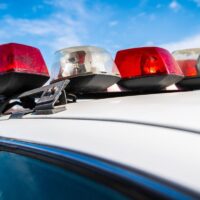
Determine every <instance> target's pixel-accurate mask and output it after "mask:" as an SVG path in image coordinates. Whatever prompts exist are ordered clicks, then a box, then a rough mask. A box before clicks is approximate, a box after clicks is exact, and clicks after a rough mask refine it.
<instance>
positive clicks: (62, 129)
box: [0, 91, 200, 191]
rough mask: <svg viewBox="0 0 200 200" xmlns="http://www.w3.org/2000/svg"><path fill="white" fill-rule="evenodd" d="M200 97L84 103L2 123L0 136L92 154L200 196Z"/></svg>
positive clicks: (199, 94) (142, 97) (161, 96)
mask: <svg viewBox="0 0 200 200" xmlns="http://www.w3.org/2000/svg"><path fill="white" fill-rule="evenodd" d="M199 97H200V92H199V91H192V92H177V93H166V94H153V95H140V96H131V97H117V98H110V99H103V100H88V101H81V102H78V103H72V104H67V110H66V111H64V112H60V113H57V114H53V115H43V116H41V115H27V116H25V117H24V118H23V119H10V120H6V118H2V119H1V120H0V136H1V137H7V138H13V139H18V140H23V141H30V142H35V143H42V144H48V145H53V146H58V147H63V148H68V149H72V150H76V151H80V152H84V153H88V154H91V155H94V156H98V157H101V158H104V159H108V160H112V161H115V162H118V163H122V164H124V165H127V166H129V167H134V168H138V169H140V170H143V171H145V172H148V173H150V174H154V175H157V176H160V177H162V178H164V179H167V180H170V181H173V182H175V183H178V184H180V185H183V186H186V187H188V188H190V189H193V190H196V191H200V173H199V169H200V159H199V158H200V135H199V134H198V132H199V130H200V124H199V123H198V117H197V116H198V113H200V112H199V111H200V107H199V102H198V101H199V100H198V98H199ZM131 122H133V123H131ZM151 124H152V125H153V126H151ZM157 125H158V126H157ZM156 126H157V127H156ZM162 126H163V127H162ZM178 128H180V129H181V130H178ZM183 129H186V131H183ZM189 130H191V132H189Z"/></svg>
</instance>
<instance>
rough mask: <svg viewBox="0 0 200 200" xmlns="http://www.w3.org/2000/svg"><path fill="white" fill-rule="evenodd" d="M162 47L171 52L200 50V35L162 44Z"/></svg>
mask: <svg viewBox="0 0 200 200" xmlns="http://www.w3.org/2000/svg"><path fill="white" fill-rule="evenodd" d="M160 46H162V47H163V48H166V49H168V50H169V51H175V50H179V49H188V48H200V34H197V35H194V36H192V37H188V38H185V39H183V40H181V41H177V42H171V43H167V44H162V45H160Z"/></svg>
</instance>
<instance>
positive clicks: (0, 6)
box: [0, 3, 8, 10]
mask: <svg viewBox="0 0 200 200" xmlns="http://www.w3.org/2000/svg"><path fill="white" fill-rule="evenodd" d="M7 7H8V5H7V4H5V3H0V10H5V9H6V8H7Z"/></svg>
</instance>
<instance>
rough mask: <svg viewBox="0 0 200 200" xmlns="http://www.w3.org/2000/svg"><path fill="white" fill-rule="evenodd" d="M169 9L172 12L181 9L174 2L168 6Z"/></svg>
mask: <svg viewBox="0 0 200 200" xmlns="http://www.w3.org/2000/svg"><path fill="white" fill-rule="evenodd" d="M169 8H170V9H172V10H173V11H178V10H180V8H181V5H180V4H179V3H178V2H177V1H176V0H173V1H172V2H171V3H170V4H169Z"/></svg>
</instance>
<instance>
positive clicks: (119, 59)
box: [115, 47, 182, 78]
mask: <svg viewBox="0 0 200 200" xmlns="http://www.w3.org/2000/svg"><path fill="white" fill-rule="evenodd" d="M115 63H116V65H117V67H118V69H119V72H120V74H121V76H122V78H131V77H140V76H152V75H165V74H176V75H182V71H181V70H180V68H179V66H178V64H177V63H176V61H175V60H174V58H173V57H172V55H171V54H170V53H169V52H168V51H167V50H165V49H162V48H158V47H142V48H133V49H127V50H121V51H118V52H117V54H116V58H115Z"/></svg>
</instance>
